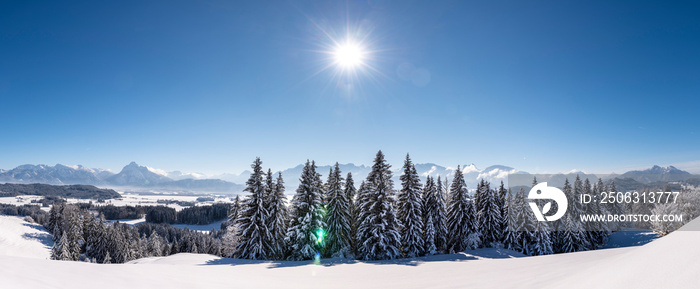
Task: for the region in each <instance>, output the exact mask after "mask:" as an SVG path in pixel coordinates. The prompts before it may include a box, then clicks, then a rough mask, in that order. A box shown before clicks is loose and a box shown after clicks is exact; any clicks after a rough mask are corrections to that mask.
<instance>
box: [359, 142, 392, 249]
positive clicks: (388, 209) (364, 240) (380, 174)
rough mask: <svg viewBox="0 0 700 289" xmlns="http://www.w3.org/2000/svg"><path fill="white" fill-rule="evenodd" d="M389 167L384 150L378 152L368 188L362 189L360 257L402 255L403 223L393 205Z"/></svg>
mask: <svg viewBox="0 0 700 289" xmlns="http://www.w3.org/2000/svg"><path fill="white" fill-rule="evenodd" d="M390 168H391V166H390V165H389V164H388V163H387V162H386V160H384V154H383V153H382V151H379V152H377V155H376V157H375V158H374V164H373V165H372V170H371V171H370V173H369V175H368V176H367V180H366V182H365V188H363V189H360V199H358V201H360V202H361V203H360V204H359V205H360V225H359V226H358V229H357V237H356V240H359V241H360V243H358V244H357V247H358V248H357V251H358V257H359V258H360V259H364V260H382V259H394V258H398V257H400V256H401V250H400V248H401V235H400V233H399V230H400V229H401V223H399V220H398V218H397V217H396V209H395V208H394V206H395V203H396V200H395V196H394V194H395V192H394V184H393V181H392V180H391V175H392V174H391V169H390ZM363 190H364V191H363Z"/></svg>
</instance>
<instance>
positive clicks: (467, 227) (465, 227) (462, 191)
mask: <svg viewBox="0 0 700 289" xmlns="http://www.w3.org/2000/svg"><path fill="white" fill-rule="evenodd" d="M476 224H477V222H476V208H475V207H474V204H473V203H472V200H470V199H469V196H468V192H467V185H466V183H465V182H464V176H463V175H462V170H461V169H460V167H459V166H457V170H456V171H455V176H454V180H453V181H452V187H451V188H450V201H449V207H448V209H447V228H448V231H449V234H450V236H449V241H448V249H447V252H449V253H455V252H460V251H464V250H467V249H473V248H476V246H477V245H478V244H479V243H480V242H479V241H480V238H479V235H478V230H477V227H476Z"/></svg>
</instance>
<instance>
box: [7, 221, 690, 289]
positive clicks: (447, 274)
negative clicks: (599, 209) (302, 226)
mask: <svg viewBox="0 0 700 289" xmlns="http://www.w3.org/2000/svg"><path fill="white" fill-rule="evenodd" d="M3 218H5V217H3ZM0 224H4V223H0ZM689 225H694V226H696V227H697V226H699V225H700V220H695V221H693V222H692V223H691V224H689ZM0 234H2V236H5V235H9V233H8V231H6V229H5V225H2V226H0ZM699 243H700V232H698V231H687V230H685V231H678V232H675V233H672V234H670V235H668V236H666V237H663V238H660V239H657V240H655V241H652V242H651V243H649V244H646V245H644V246H639V247H627V248H615V249H605V250H597V251H590V252H578V253H571V254H559V255H549V256H538V257H524V258H518V257H519V256H521V255H519V254H518V253H515V252H512V251H509V250H497V249H482V250H474V251H468V252H466V253H463V254H453V255H441V256H431V257H423V258H416V259H404V260H392V261H382V262H358V261H354V260H344V259H330V260H322V261H321V264H320V265H315V264H313V262H310V261H304V262H261V261H250V260H236V259H227V258H219V257H215V256H211V255H196V254H177V255H174V256H170V257H163V258H146V259H140V260H136V261H133V262H131V263H129V264H121V265H119V264H113V265H99V264H88V263H81V262H68V261H50V260H41V259H31V258H25V257H16V256H8V255H7V254H0V280H2V281H0V284H1V285H0V287H2V288H695V287H697V283H698V281H699V280H700V278H698V276H697V273H696V272H700V262H698V261H697V260H699V259H700V249H699V248H698V247H697V246H696V245H697V244H699ZM0 246H2V244H0Z"/></svg>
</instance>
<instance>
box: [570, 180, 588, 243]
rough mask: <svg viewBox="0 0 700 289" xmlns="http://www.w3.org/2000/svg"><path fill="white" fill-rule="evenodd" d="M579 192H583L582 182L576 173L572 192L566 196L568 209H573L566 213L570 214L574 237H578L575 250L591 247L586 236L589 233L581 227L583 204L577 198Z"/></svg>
mask: <svg viewBox="0 0 700 289" xmlns="http://www.w3.org/2000/svg"><path fill="white" fill-rule="evenodd" d="M581 194H583V182H582V181H581V177H579V175H576V180H574V187H573V191H572V194H571V196H567V198H569V200H568V202H569V207H570V208H569V210H573V211H572V212H569V211H567V215H569V216H571V223H572V226H573V227H572V228H573V229H574V230H575V232H574V233H575V234H576V238H578V240H577V241H578V242H577V246H576V251H585V250H589V249H591V243H590V241H591V240H590V239H589V238H588V236H589V235H588V233H587V232H586V230H585V228H584V227H583V223H582V222H581V217H580V216H581V215H583V214H584V211H583V204H582V203H581V202H579V201H578V200H577V199H578V198H579V196H580V195H581Z"/></svg>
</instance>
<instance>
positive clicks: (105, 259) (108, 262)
mask: <svg viewBox="0 0 700 289" xmlns="http://www.w3.org/2000/svg"><path fill="white" fill-rule="evenodd" d="M102 264H112V257H110V256H109V251H107V254H106V255H105V258H104V259H103V261H102Z"/></svg>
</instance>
